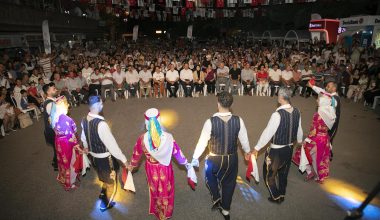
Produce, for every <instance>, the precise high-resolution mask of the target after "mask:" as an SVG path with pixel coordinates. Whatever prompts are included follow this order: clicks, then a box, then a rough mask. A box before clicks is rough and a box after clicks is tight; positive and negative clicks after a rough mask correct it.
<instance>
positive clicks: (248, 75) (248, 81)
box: [241, 62, 256, 95]
mask: <svg viewBox="0 0 380 220" xmlns="http://www.w3.org/2000/svg"><path fill="white" fill-rule="evenodd" d="M241 83H242V84H243V89H244V91H243V92H244V94H248V93H249V91H251V90H253V89H254V87H255V84H256V82H255V77H254V73H253V70H252V69H251V66H250V64H249V62H246V63H245V65H244V68H243V69H242V71H241ZM250 95H251V94H250Z"/></svg>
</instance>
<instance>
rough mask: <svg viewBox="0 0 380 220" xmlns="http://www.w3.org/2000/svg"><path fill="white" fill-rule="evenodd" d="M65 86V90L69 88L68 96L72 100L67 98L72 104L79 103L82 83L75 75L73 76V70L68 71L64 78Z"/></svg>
mask: <svg viewBox="0 0 380 220" xmlns="http://www.w3.org/2000/svg"><path fill="white" fill-rule="evenodd" d="M66 87H67V90H69V93H70V95H71V96H70V98H72V97H73V98H72V100H69V101H70V102H71V103H72V104H74V105H80V102H81V100H80V97H79V94H80V91H81V89H82V83H81V82H80V81H79V80H78V78H77V77H75V73H74V72H73V71H70V72H69V75H68V77H67V78H66Z"/></svg>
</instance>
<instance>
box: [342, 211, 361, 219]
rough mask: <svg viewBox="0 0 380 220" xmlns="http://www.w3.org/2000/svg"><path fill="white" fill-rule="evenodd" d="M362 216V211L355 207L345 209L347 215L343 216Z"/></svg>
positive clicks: (354, 217)
mask: <svg viewBox="0 0 380 220" xmlns="http://www.w3.org/2000/svg"><path fill="white" fill-rule="evenodd" d="M362 216H363V212H361V211H359V210H357V209H351V210H348V211H347V216H346V218H344V219H345V220H348V219H360V218H361V217H362Z"/></svg>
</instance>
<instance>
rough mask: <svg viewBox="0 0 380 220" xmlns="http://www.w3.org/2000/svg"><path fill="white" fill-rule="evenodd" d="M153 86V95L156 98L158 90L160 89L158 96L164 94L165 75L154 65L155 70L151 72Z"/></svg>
mask: <svg viewBox="0 0 380 220" xmlns="http://www.w3.org/2000/svg"><path fill="white" fill-rule="evenodd" d="M153 87H154V96H156V98H158V90H160V96H161V97H163V96H166V92H165V75H164V73H162V72H161V68H160V67H159V66H156V70H155V71H154V73H153Z"/></svg>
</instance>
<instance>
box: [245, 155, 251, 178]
mask: <svg viewBox="0 0 380 220" xmlns="http://www.w3.org/2000/svg"><path fill="white" fill-rule="evenodd" d="M252 171H253V165H252V160H249V161H248V167H247V172H246V173H245V178H246V179H247V180H248V182H250V179H251V173H252Z"/></svg>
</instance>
